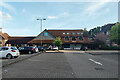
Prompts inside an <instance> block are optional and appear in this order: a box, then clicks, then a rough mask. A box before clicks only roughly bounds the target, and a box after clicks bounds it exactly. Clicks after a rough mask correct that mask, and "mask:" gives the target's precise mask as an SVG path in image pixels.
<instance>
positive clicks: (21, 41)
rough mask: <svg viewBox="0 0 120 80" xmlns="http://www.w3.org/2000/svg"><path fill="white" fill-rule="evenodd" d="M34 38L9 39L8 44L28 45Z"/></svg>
mask: <svg viewBox="0 0 120 80" xmlns="http://www.w3.org/2000/svg"><path fill="white" fill-rule="evenodd" d="M34 38H35V37H9V39H8V41H7V42H6V44H27V42H29V41H31V40H32V39H34Z"/></svg>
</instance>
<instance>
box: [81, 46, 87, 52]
mask: <svg viewBox="0 0 120 80" xmlns="http://www.w3.org/2000/svg"><path fill="white" fill-rule="evenodd" d="M80 50H83V51H87V50H88V48H87V46H82V47H81V48H80Z"/></svg>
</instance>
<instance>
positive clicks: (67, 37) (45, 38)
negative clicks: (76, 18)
mask: <svg viewBox="0 0 120 80" xmlns="http://www.w3.org/2000/svg"><path fill="white" fill-rule="evenodd" d="M56 37H61V40H62V43H63V45H62V47H63V48H64V49H80V48H81V46H82V45H90V44H91V43H93V42H94V40H91V39H90V38H89V36H88V35H87V34H86V33H85V32H84V31H83V30H81V29H80V30H46V29H45V30H44V31H43V32H41V33H40V34H39V35H38V36H34V37H9V40H8V41H7V43H6V44H11V45H21V44H27V45H37V46H39V45H47V46H49V45H53V42H54V41H55V39H56Z"/></svg>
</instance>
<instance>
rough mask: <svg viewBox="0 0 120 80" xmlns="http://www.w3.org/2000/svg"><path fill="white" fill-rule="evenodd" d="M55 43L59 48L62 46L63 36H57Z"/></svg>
mask: <svg viewBox="0 0 120 80" xmlns="http://www.w3.org/2000/svg"><path fill="white" fill-rule="evenodd" d="M53 44H54V45H55V46H57V47H58V49H59V47H60V46H62V41H61V38H60V37H56V40H55V41H54V42H53Z"/></svg>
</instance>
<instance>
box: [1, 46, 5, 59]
mask: <svg viewBox="0 0 120 80" xmlns="http://www.w3.org/2000/svg"><path fill="white" fill-rule="evenodd" d="M1 57H6V48H5V47H2V49H1Z"/></svg>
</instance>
